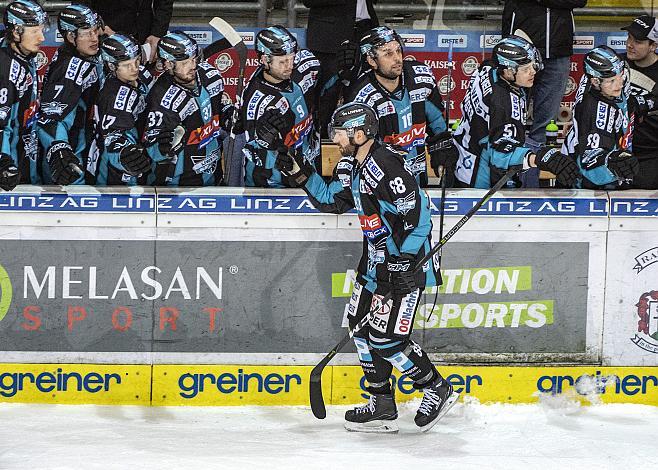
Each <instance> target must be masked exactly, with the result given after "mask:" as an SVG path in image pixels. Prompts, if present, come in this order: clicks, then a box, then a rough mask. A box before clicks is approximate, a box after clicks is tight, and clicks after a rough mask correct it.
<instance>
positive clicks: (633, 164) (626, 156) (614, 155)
mask: <svg viewBox="0 0 658 470" xmlns="http://www.w3.org/2000/svg"><path fill="white" fill-rule="evenodd" d="M608 170H610V171H611V172H613V173H614V174H615V175H617V177H618V178H621V179H623V180H632V179H633V177H634V176H635V175H637V174H638V173H639V171H640V162H639V161H638V160H637V157H636V156H635V155H632V154H631V153H629V152H627V151H625V150H615V151H614V152H611V153H610V155H608Z"/></svg>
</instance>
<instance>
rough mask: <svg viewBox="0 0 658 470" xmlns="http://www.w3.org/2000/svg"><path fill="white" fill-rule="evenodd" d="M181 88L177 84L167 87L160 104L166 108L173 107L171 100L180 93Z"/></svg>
mask: <svg viewBox="0 0 658 470" xmlns="http://www.w3.org/2000/svg"><path fill="white" fill-rule="evenodd" d="M179 91H180V90H179V88H178V87H177V86H176V85H171V86H169V88H168V89H167V92H166V93H165V94H164V96H163V97H162V100H160V105H161V106H162V107H163V108H166V109H171V102H172V100H173V99H174V97H175V96H176V95H177V94H178V92H179Z"/></svg>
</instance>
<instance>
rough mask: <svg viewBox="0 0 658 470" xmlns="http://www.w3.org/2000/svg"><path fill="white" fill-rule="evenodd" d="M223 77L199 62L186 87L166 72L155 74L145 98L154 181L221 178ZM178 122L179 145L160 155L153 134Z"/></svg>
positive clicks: (209, 182) (206, 182)
mask: <svg viewBox="0 0 658 470" xmlns="http://www.w3.org/2000/svg"><path fill="white" fill-rule="evenodd" d="M223 93H224V80H223V79H222V75H221V74H220V73H219V71H218V70H217V69H216V68H214V67H213V66H211V65H210V64H208V63H207V62H201V63H200V64H199V65H198V66H197V70H196V83H195V85H194V88H186V87H184V86H183V85H180V84H179V83H177V82H176V81H175V80H174V76H173V75H171V74H170V73H164V74H162V75H160V77H158V79H157V80H156V82H155V84H154V85H153V87H152V88H151V91H150V92H149V94H148V98H147V111H148V115H147V120H146V131H145V138H146V143H147V151H148V154H149V156H150V157H151V159H152V160H153V162H154V168H153V170H152V171H151V173H150V175H149V177H148V182H149V184H156V185H158V186H164V185H166V186H214V185H216V184H218V183H219V182H220V181H221V179H222V174H223V173H222V166H221V164H220V159H221V153H222V141H221V137H222V136H223V135H226V133H225V130H224V129H223V128H222V123H225V122H226V120H227V116H226V115H225V114H227V113H230V112H232V111H231V110H232V108H230V107H229V106H227V105H226V104H223V103H222V94H223ZM179 126H182V128H183V129H184V131H185V133H184V134H183V138H182V139H183V140H182V142H183V145H182V147H181V148H180V150H179V151H178V152H177V153H176V154H175V155H163V154H162V153H161V151H160V146H159V145H158V142H157V140H156V137H157V136H158V134H160V133H162V132H172V131H174V130H175V129H176V128H177V127H179Z"/></svg>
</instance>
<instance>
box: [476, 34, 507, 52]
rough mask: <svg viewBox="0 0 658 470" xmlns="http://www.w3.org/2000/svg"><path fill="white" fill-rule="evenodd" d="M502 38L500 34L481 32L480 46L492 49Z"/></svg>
mask: <svg viewBox="0 0 658 470" xmlns="http://www.w3.org/2000/svg"><path fill="white" fill-rule="evenodd" d="M502 38H503V37H502V36H501V35H500V34H480V47H481V48H483V49H492V48H493V47H494V46H495V45H496V44H498V43H499V42H500V40H501V39H502Z"/></svg>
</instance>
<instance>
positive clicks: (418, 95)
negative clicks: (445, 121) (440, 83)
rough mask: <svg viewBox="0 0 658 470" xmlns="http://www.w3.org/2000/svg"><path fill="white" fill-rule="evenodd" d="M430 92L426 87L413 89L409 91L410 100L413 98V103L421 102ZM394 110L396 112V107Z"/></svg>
mask: <svg viewBox="0 0 658 470" xmlns="http://www.w3.org/2000/svg"><path fill="white" fill-rule="evenodd" d="M429 93H430V90H429V89H428V88H425V87H423V88H419V89H417V90H411V91H410V92H409V100H411V102H412V103H420V102H421V101H425V99H426V98H427V96H428V95H429ZM391 106H392V105H391ZM393 112H395V108H394V109H393ZM389 114H390V113H389ZM379 115H380V116H381V115H382V114H381V113H379Z"/></svg>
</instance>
